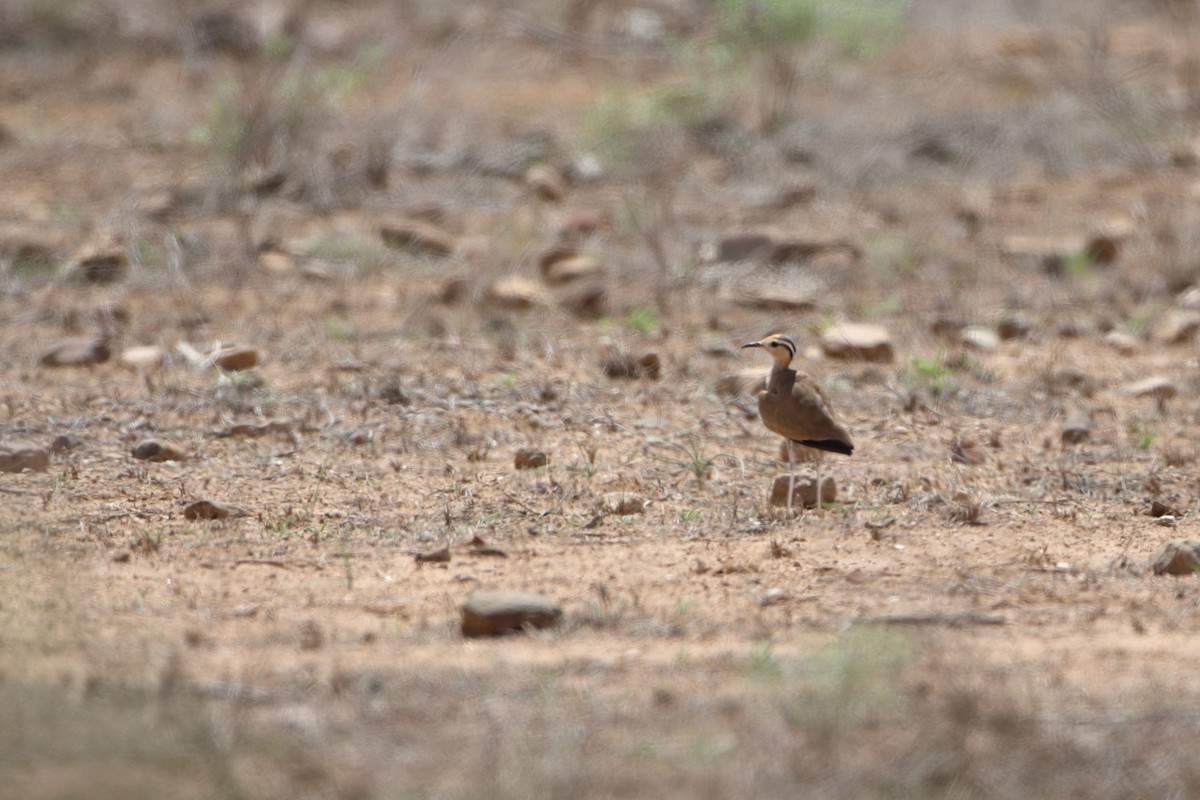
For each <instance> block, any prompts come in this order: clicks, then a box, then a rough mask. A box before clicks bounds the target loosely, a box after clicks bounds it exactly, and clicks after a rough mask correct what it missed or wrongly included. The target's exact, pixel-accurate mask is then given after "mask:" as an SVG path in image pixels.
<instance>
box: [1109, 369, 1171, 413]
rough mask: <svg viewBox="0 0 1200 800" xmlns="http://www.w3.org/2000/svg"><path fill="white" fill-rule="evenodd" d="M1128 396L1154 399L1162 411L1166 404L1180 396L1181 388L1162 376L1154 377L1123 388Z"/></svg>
mask: <svg viewBox="0 0 1200 800" xmlns="http://www.w3.org/2000/svg"><path fill="white" fill-rule="evenodd" d="M1122 391H1124V392H1125V393H1126V394H1131V395H1133V396H1134V397H1152V398H1154V401H1155V403H1156V404H1157V405H1158V408H1159V410H1160V411H1161V410H1162V409H1163V408H1164V407H1165V406H1166V402H1167V401H1168V400H1170V399H1171V398H1172V397H1175V396H1176V395H1178V394H1179V387H1178V386H1176V385H1175V383H1174V382H1172V381H1170V380H1168V379H1167V378H1164V377H1162V376H1158V375H1156V376H1154V377H1151V378H1145V379H1144V380H1140V381H1137V382H1136V383H1130V384H1127V385H1126V386H1124V387H1123V388H1122Z"/></svg>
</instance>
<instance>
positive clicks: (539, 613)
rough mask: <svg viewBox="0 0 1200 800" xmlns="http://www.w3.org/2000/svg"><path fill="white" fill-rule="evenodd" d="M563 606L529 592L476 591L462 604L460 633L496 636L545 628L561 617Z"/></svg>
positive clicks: (464, 634)
mask: <svg viewBox="0 0 1200 800" xmlns="http://www.w3.org/2000/svg"><path fill="white" fill-rule="evenodd" d="M562 613H563V612H562V606H560V605H559V604H558V603H556V602H554V601H553V600H550V599H548V598H545V597H543V596H542V595H540V594H534V593H532V592H499V591H477V592H472V593H471V594H469V595H468V596H467V599H466V600H464V601H463V604H462V633H463V636H498V635H500V634H504V633H512V632H514V631H521V630H524V629H525V628H526V627H530V628H548V627H550V626H552V625H554V624H556V623H557V622H558V621H559V620H560V619H561V618H562Z"/></svg>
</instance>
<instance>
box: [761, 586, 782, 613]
mask: <svg viewBox="0 0 1200 800" xmlns="http://www.w3.org/2000/svg"><path fill="white" fill-rule="evenodd" d="M787 599H788V593H787V590H786V589H784V588H782V587H779V586H772V587H771V588H770V589H767V591H765V592H763V594H762V596H761V597H759V598H758V604H759V605H760V606H762V607H763V608H767V607H769V606H777V605H779V604H780V603H783V602H786V601H787Z"/></svg>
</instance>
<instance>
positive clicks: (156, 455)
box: [130, 439, 188, 462]
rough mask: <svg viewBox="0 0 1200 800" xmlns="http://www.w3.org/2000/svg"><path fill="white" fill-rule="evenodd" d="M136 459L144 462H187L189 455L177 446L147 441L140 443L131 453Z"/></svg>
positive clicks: (151, 440) (154, 440)
mask: <svg viewBox="0 0 1200 800" xmlns="http://www.w3.org/2000/svg"><path fill="white" fill-rule="evenodd" d="M130 452H131V454H132V455H133V457H134V458H136V459H140V460H142V461H156V462H157V461H187V458H188V455H187V453H185V452H184V451H183V450H181V449H180V448H178V447H176V446H175V445H172V444H168V443H166V442H160V441H157V440H156V439H146V440H145V441H141V442H138V443H137V444H135V445H134V446H133V449H132V450H131V451H130Z"/></svg>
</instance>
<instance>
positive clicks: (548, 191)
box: [525, 164, 567, 203]
mask: <svg viewBox="0 0 1200 800" xmlns="http://www.w3.org/2000/svg"><path fill="white" fill-rule="evenodd" d="M525 185H526V186H528V187H529V188H530V189H531V190H533V193H534V194H536V195H537V196H538V197H540V198H542V199H543V200H547V201H549V202H551V203H558V202H561V201H562V199H563V198H564V197H566V196H567V183H566V181H564V180H563V176H562V173H560V172H559V171H558V170H557V169H555V168H554V167H552V166H550V165H549V164H534V165H533V166H531V167H530V168H529V169H528V170H526V172H525Z"/></svg>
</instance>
